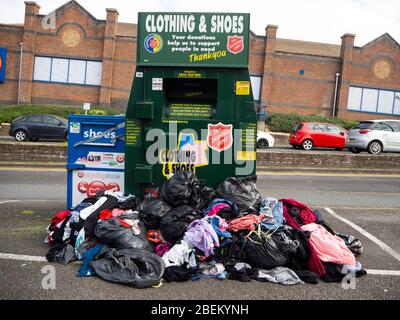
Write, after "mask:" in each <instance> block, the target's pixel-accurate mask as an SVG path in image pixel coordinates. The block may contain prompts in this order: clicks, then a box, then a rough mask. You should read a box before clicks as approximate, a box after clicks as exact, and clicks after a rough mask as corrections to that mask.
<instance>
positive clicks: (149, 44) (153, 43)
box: [144, 33, 163, 53]
mask: <svg viewBox="0 0 400 320" xmlns="http://www.w3.org/2000/svg"><path fill="white" fill-rule="evenodd" d="M162 47H163V39H162V38H161V36H160V35H158V34H157V33H150V34H149V35H148V36H147V37H146V38H145V39H144V48H145V49H146V50H147V51H148V52H150V53H157V52H159V51H160V50H161V49H162Z"/></svg>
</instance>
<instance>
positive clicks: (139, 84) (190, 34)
mask: <svg viewBox="0 0 400 320" xmlns="http://www.w3.org/2000/svg"><path fill="white" fill-rule="evenodd" d="M249 24H250V15H249V14H241V13H171V12H169V13H154V12H152V13H139V16H138V38H137V67H136V71H135V75H134V81H133V85H132V90H131V94H130V98H129V103H128V108H127V112H126V142H125V143H126V145H125V147H126V149H125V157H126V165H125V193H127V194H129V193H132V194H135V195H137V196H140V197H143V196H145V197H157V195H158V191H159V189H160V187H161V186H162V184H163V183H164V182H165V181H166V179H168V178H169V177H170V176H171V175H173V174H175V173H177V172H182V171H192V172H194V173H195V174H196V175H197V176H198V177H199V178H200V179H202V180H205V182H206V183H207V184H208V185H209V186H216V185H218V184H219V183H220V182H222V181H223V180H224V179H226V178H227V177H231V176H243V175H252V174H255V170H256V165H255V161H256V149H255V142H256V141H255V139H256V131H257V119H256V111H255V104H254V99H253V93H252V90H251V84H250V77H249V71H248V55H249Z"/></svg>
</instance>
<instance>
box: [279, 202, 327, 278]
mask: <svg viewBox="0 0 400 320" xmlns="http://www.w3.org/2000/svg"><path fill="white" fill-rule="evenodd" d="M279 201H281V202H282V204H283V206H282V207H283V216H284V218H285V220H286V223H287V224H288V225H289V226H291V227H292V228H296V229H300V230H301V226H300V225H299V224H298V223H297V221H296V220H295V219H294V218H293V217H292V216H291V215H290V213H289V212H288V210H287V205H292V206H295V207H298V208H300V215H299V217H300V219H301V221H302V222H303V224H309V223H314V222H315V220H316V219H317V217H316V215H315V213H314V212H313V211H312V210H311V209H310V208H309V207H307V206H306V205H305V204H303V203H301V202H298V201H296V200H294V199H279ZM308 245H309V247H310V253H311V255H310V257H309V259H308V268H309V270H310V271H311V272H314V273H316V274H318V275H320V276H323V275H325V274H326V271H325V268H324V266H323V264H322V261H321V259H320V258H319V256H318V254H317V252H316V250H315V247H314V245H313V244H312V242H311V241H310V240H308Z"/></svg>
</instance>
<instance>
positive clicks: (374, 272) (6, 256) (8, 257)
mask: <svg viewBox="0 0 400 320" xmlns="http://www.w3.org/2000/svg"><path fill="white" fill-rule="evenodd" d="M0 259H3V260H17V261H27V262H48V261H47V259H46V258H45V257H42V256H30V255H23V254H13V253H0ZM77 263H80V261H74V262H73V264H77ZM366 271H367V274H369V275H379V276H400V270H375V269H366Z"/></svg>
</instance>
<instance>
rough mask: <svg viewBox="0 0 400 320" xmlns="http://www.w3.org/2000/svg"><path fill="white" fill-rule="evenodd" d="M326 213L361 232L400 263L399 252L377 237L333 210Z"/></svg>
mask: <svg viewBox="0 0 400 320" xmlns="http://www.w3.org/2000/svg"><path fill="white" fill-rule="evenodd" d="M325 211H326V212H328V213H329V214H330V215H332V216H333V217H335V218H336V219H339V220H341V221H343V222H344V223H347V224H348V225H349V226H350V227H352V228H353V229H355V230H357V231H358V232H360V233H361V234H362V235H363V236H365V237H367V238H368V239H369V240H371V241H372V242H375V243H376V244H377V245H378V246H379V247H380V248H381V249H382V250H384V251H386V252H387V253H389V254H390V255H392V256H393V257H394V258H395V259H396V260H397V261H400V254H399V253H398V252H396V251H394V250H393V249H392V248H391V247H389V246H388V245H387V244H386V243H384V242H382V241H381V240H379V239H378V238H377V237H375V236H373V235H372V234H370V233H369V232H367V231H365V230H364V229H363V228H361V227H359V226H358V225H356V224H355V223H353V222H351V221H350V220H347V219H345V218H343V217H342V216H340V215H338V214H337V213H336V212H335V211H333V210H332V209H331V208H325Z"/></svg>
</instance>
